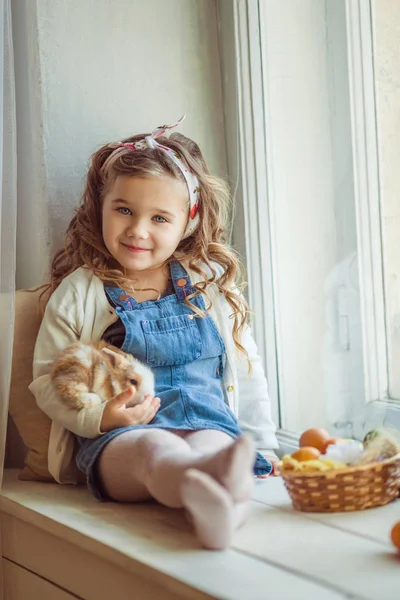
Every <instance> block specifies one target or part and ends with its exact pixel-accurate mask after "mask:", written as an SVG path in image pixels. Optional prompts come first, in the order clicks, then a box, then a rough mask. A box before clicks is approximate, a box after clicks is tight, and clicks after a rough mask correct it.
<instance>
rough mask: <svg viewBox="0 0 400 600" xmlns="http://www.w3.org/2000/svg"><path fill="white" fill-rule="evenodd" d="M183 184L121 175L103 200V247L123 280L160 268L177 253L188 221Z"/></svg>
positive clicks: (170, 180)
mask: <svg viewBox="0 0 400 600" xmlns="http://www.w3.org/2000/svg"><path fill="white" fill-rule="evenodd" d="M188 213H189V209H188V190H187V187H186V184H185V183H184V182H182V181H178V180H177V179H174V178H172V177H169V176H168V175H165V176H160V177H130V176H128V175H127V176H125V175H120V176H118V177H117V178H116V180H115V182H114V184H113V186H112V187H111V188H110V189H109V191H108V192H107V194H106V195H105V197H104V201H103V212H102V226H103V239H104V243H105V245H106V247H107V249H108V251H109V252H110V254H111V255H112V256H113V257H114V258H115V260H116V261H117V262H118V263H119V264H120V265H121V267H123V268H124V269H125V272H126V276H127V277H129V276H132V277H133V276H135V275H137V274H138V272H139V271H146V270H151V269H155V268H157V267H159V266H161V265H162V264H163V263H164V262H165V261H166V260H167V259H169V258H170V256H171V255H172V254H173V253H174V251H175V250H176V248H177V246H178V244H179V242H180V240H181V239H182V236H183V233H184V231H185V228H186V223H187V220H188Z"/></svg>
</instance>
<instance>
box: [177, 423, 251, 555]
mask: <svg viewBox="0 0 400 600" xmlns="http://www.w3.org/2000/svg"><path fill="white" fill-rule="evenodd" d="M184 439H185V440H186V441H187V443H188V444H189V445H190V446H191V447H192V448H193V449H194V450H197V451H207V450H208V451H210V450H212V449H214V451H217V450H218V448H224V447H226V446H229V445H231V444H232V438H231V437H230V436H229V435H227V434H225V433H223V432H221V431H216V430H205V429H203V430H201V431H194V432H189V433H186V432H185V436H184ZM239 476H241V477H242V478H245V479H247V481H248V497H247V498H243V502H241V503H236V504H235V503H233V502H232V497H231V496H230V495H229V493H227V490H226V489H225V488H224V487H222V486H220V485H218V484H217V482H216V481H215V480H214V481H213V480H211V478H210V477H209V476H208V475H207V474H206V473H202V472H201V471H197V470H195V469H190V470H189V471H187V472H186V474H185V478H184V482H183V486H182V497H183V499H184V504H185V507H186V509H187V511H188V513H189V516H190V521H191V522H192V524H193V526H194V528H195V531H196V533H197V537H198V538H199V539H200V541H201V542H202V544H203V545H204V546H205V547H207V548H214V549H219V548H225V547H227V546H229V545H230V542H231V539H232V534H233V532H234V531H235V530H236V529H238V528H239V527H240V526H241V525H243V523H244V522H245V521H246V519H247V517H248V514H249V512H250V502H249V500H250V497H251V491H252V489H253V485H254V477H253V474H252V472H251V477H248V474H247V473H243V472H242V473H241V474H240V475H239Z"/></svg>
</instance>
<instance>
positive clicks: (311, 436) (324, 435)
mask: <svg viewBox="0 0 400 600" xmlns="http://www.w3.org/2000/svg"><path fill="white" fill-rule="evenodd" d="M329 439H331V436H330V434H329V433H328V432H327V431H326V429H317V428H314V429H307V431H305V432H304V433H303V434H302V435H301V437H300V448H303V447H304V446H312V447H313V448H317V449H318V450H319V451H320V452H322V448H323V446H324V444H325V443H326V442H327V440H329Z"/></svg>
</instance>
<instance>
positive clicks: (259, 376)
mask: <svg viewBox="0 0 400 600" xmlns="http://www.w3.org/2000/svg"><path fill="white" fill-rule="evenodd" d="M242 345H243V346H244V347H245V348H246V350H247V352H248V355H249V359H250V361H251V364H252V371H251V373H249V372H248V370H249V365H248V362H247V358H246V357H245V356H244V355H243V353H240V355H238V353H237V360H236V368H237V376H238V382H239V414H238V421H239V425H240V427H241V428H242V430H243V431H247V432H249V433H250V434H251V435H252V437H253V439H254V441H255V443H256V445H257V448H258V450H259V451H260V452H261V454H263V455H264V456H266V457H268V456H271V457H274V456H275V452H274V449H276V448H278V447H279V444H278V440H277V438H276V435H275V432H276V426H275V423H274V422H273V420H272V416H271V401H270V398H269V394H268V383H267V379H266V377H265V373H264V369H263V366H262V362H261V358H260V355H259V354H258V349H257V346H256V343H255V341H254V339H253V336H252V334H251V329H250V327H248V326H247V327H246V328H245V330H244V332H243V336H242Z"/></svg>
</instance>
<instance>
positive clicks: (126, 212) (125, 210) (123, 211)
mask: <svg viewBox="0 0 400 600" xmlns="http://www.w3.org/2000/svg"><path fill="white" fill-rule="evenodd" d="M118 212H119V213H121V215H130V214H131V211H130V210H129V208H126V206H121V207H120V208H119V209H118Z"/></svg>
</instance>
